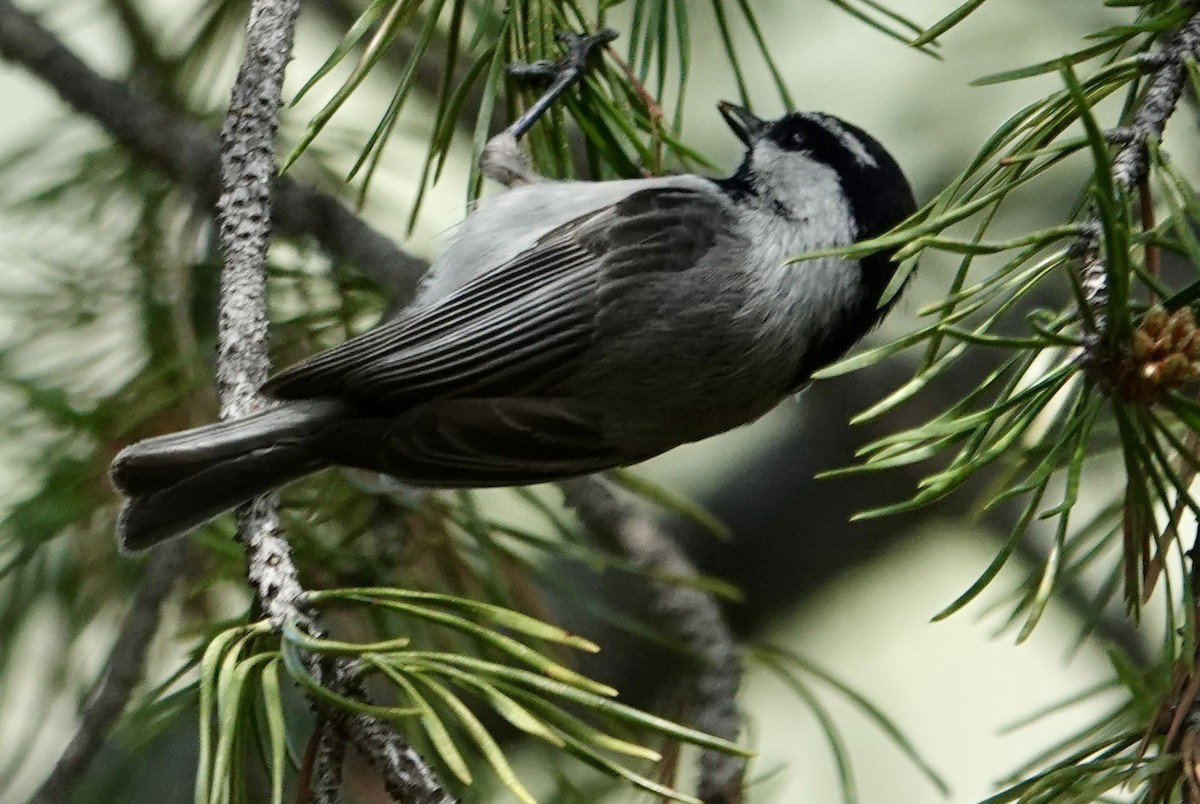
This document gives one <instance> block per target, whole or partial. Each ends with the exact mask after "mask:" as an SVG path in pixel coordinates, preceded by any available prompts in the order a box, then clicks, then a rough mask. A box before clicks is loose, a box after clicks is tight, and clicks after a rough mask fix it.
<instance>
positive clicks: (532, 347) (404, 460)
mask: <svg viewBox="0 0 1200 804" xmlns="http://www.w3.org/2000/svg"><path fill="white" fill-rule="evenodd" d="M718 108H719V111H720V114H721V116H722V117H723V118H724V120H725V122H726V123H727V124H728V125H729V127H730V128H731V129H732V130H733V132H734V133H735V134H736V135H737V137H738V138H739V139H740V140H741V141H742V143H743V144H744V146H745V154H744V157H743V159H742V161H741V163H740V165H739V166H738V168H737V169H736V170H735V171H734V172H733V173H732V174H731V175H729V176H728V177H725V178H709V177H705V176H701V175H697V174H681V175H673V176H662V177H652V178H637V179H617V180H603V181H578V180H574V181H559V180H551V179H547V178H544V177H541V176H538V175H536V174H534V173H533V172H532V171H531V170H530V169H529V167H528V163H527V162H526V160H525V157H524V156H523V154H522V153H521V151H520V149H519V147H518V144H517V139H516V137H515V136H514V135H513V133H512V131H511V129H510V130H508V131H506V132H504V133H502V134H500V135H497V136H496V137H495V138H493V139H492V141H490V142H489V143H488V147H487V148H486V149H485V152H484V156H483V159H482V162H481V165H482V168H483V172H484V174H485V176H487V177H488V178H492V179H497V180H499V181H501V182H502V183H503V184H505V185H506V189H505V190H504V191H503V192H499V193H496V194H492V195H488V196H486V197H485V198H484V199H483V200H482V201H480V202H479V203H478V204H477V206H476V207H475V208H474V209H473V210H472V211H470V213H469V214H468V215H467V216H466V218H465V219H464V220H463V221H462V223H461V224H460V225H459V226H458V227H457V228H456V230H455V231H454V232H453V233H452V234H451V235H450V237H449V242H448V243H447V245H446V247H445V248H444V250H443V251H442V253H441V255H440V256H439V257H438V258H437V259H436V260H435V261H434V263H433V264H432V265H431V267H430V270H429V272H428V275H427V278H426V279H425V280H424V281H423V283H422V286H421V288H420V289H419V292H418V295H417V297H416V299H415V300H414V302H413V303H412V304H410V305H409V306H408V307H407V308H406V309H405V310H403V311H402V312H401V313H400V314H399V315H397V316H396V317H394V318H392V319H391V320H388V321H386V322H385V323H382V324H381V325H379V326H378V327H376V328H375V329H372V330H369V331H367V332H365V333H364V334H361V335H359V336H357V337H354V338H351V339H349V340H347V341H345V342H344V343H342V344H340V345H338V346H335V347H333V348H331V349H329V350H327V351H324V352H321V353H319V354H316V355H315V356H312V357H310V358H308V359H307V360H304V361H302V362H300V363H298V364H296V365H293V366H291V367H289V368H286V369H284V370H283V371H282V372H280V373H278V374H276V375H275V376H273V377H272V378H271V379H269V380H268V381H267V383H266V384H265V385H264V386H263V387H262V389H261V392H262V393H263V394H264V395H265V396H266V397H268V398H269V399H271V400H273V401H274V404H273V406H271V407H270V408H268V409H267V410H264V411H263V412H260V413H257V414H255V415H251V416H249V417H246V418H242V419H237V420H233V421H223V422H218V423H214V424H208V425H204V426H201V427H198V428H194V429H191V430H186V431H183V432H180V433H175V434H169V435H163V436H158V437H153V438H149V439H146V440H144V441H141V442H138V443H135V444H133V445H131V446H128V447H126V448H125V449H124V450H122V451H121V452H120V453H119V454H118V455H117V456H116V458H115V459H114V461H113V464H112V468H111V472H110V476H111V479H112V482H113V484H114V485H115V487H116V488H117V490H119V491H120V492H121V493H122V494H123V495H124V496H125V497H126V500H125V503H124V505H123V508H122V510H121V513H120V514H119V516H118V520H117V532H118V538H119V543H120V546H121V548H122V549H123V550H124V551H126V552H130V551H137V550H142V549H145V548H147V547H150V546H152V545H153V544H155V543H157V542H159V541H161V540H163V539H167V538H170V537H173V536H176V535H179V534H183V533H186V532H188V531H190V530H192V529H194V528H196V527H198V526H200V525H202V524H204V523H205V522H208V521H209V520H211V519H213V518H214V517H217V516H219V515H220V514H222V513H223V512H225V511H228V510H230V509H232V508H234V507H236V506H238V505H239V504H242V503H244V502H247V501H248V500H250V499H252V498H254V497H256V496H258V495H260V494H263V493H266V492H269V491H271V490H274V489H277V488H279V487H281V486H283V485H285V484H287V483H289V482H292V481H294V480H296V479H299V478H301V477H304V476H306V475H309V474H311V473H314V472H317V471H319V470H322V469H325V468H328V467H334V466H343V467H352V468H357V469H365V470H370V471H373V472H379V473H383V474H387V475H391V476H393V477H394V478H396V479H398V480H399V481H401V482H403V483H405V484H411V485H414V486H419V487H429V488H472V487H496V486H516V485H525V484H533V483H540V482H546V481H555V480H561V479H566V478H570V477H574V476H580V475H585V474H590V473H593V472H598V471H602V470H606V469H610V468H614V467H620V466H628V465H631V464H636V463H639V462H641V461H644V460H646V459H648V458H651V457H653V456H656V455H659V454H661V453H663V452H666V451H668V450H670V449H672V448H674V447H676V446H679V445H681V444H684V443H687V442H692V441H697V440H700V439H704V438H708V437H710V436H713V435H716V434H718V433H721V432H725V431H727V430H730V429H733V428H735V427H738V426H741V425H744V424H747V423H749V422H752V421H754V420H755V419H757V418H759V417H760V416H762V415H763V414H764V413H766V412H767V411H769V410H770V409H772V408H773V407H775V406H776V405H777V404H778V403H779V402H780V401H782V400H783V399H785V398H787V397H789V396H791V395H793V394H794V393H796V392H797V390H798V389H800V388H802V387H804V386H805V385H806V384H807V383H808V382H809V381H810V379H811V377H812V374H813V372H815V371H816V370H817V369H819V368H821V367H823V366H826V365H828V364H829V363H831V362H833V361H834V360H836V359H837V358H839V357H841V356H842V355H843V354H845V353H846V352H847V351H848V350H849V349H850V348H851V347H852V346H853V345H854V344H855V343H856V342H857V341H858V340H859V339H861V338H862V337H863V336H864V335H865V334H866V333H867V332H868V331H870V330H871V329H872V328H873V327H874V326H875V325H876V324H878V323H879V321H880V320H881V319H882V317H883V316H884V315H885V313H886V312H887V310H888V309H889V307H890V306H891V305H892V303H893V302H894V301H895V296H896V295H897V294H893V295H892V296H891V297H890V298H889V300H888V301H887V302H886V303H881V300H882V299H883V294H884V290H885V288H886V287H887V286H888V285H889V283H890V281H891V280H892V278H893V275H894V274H895V271H896V264H895V263H894V262H893V261H892V259H891V257H892V256H893V253H894V252H891V251H888V250H886V249H885V250H883V251H879V252H876V253H873V254H870V255H867V256H863V257H858V258H854V257H850V256H839V255H830V256H818V257H815V258H812V259H808V260H804V261H795V260H794V258H795V257H797V256H799V255H803V254H805V253H808V252H813V251H817V250H824V251H829V250H836V249H838V248H840V247H845V246H848V245H851V244H853V243H856V242H859V241H862V240H866V239H870V238H874V237H877V236H879V235H881V234H884V233H885V232H887V231H889V230H890V229H892V228H893V227H895V226H896V225H897V224H899V223H900V222H902V221H903V220H904V219H906V218H907V217H909V216H910V215H911V214H912V213H913V212H914V210H915V208H916V205H915V200H914V196H913V192H912V189H911V187H910V185H909V182H908V181H907V179H906V178H905V176H904V173H903V171H902V170H901V169H900V167H899V165H898V164H897V162H896V160H895V159H894V158H893V157H892V156H891V155H890V154H889V153H888V151H887V150H886V149H885V148H884V147H883V146H882V145H881V144H880V143H879V142H878V141H877V140H876V139H874V138H873V137H872V136H870V135H869V134H867V133H866V132H865V131H863V130H862V129H861V128H858V127H857V126H855V125H853V124H851V123H848V122H846V121H844V120H842V119H840V118H838V117H835V116H833V115H830V114H825V113H821V112H808V111H801V112H789V113H787V114H785V115H783V116H782V117H780V118H778V119H771V120H766V119H761V118H759V117H757V116H755V115H754V114H753V113H752V112H750V111H749V110H748V109H746V108H744V107H741V106H737V105H734V104H731V103H725V102H722V103H721V104H719V107H718Z"/></svg>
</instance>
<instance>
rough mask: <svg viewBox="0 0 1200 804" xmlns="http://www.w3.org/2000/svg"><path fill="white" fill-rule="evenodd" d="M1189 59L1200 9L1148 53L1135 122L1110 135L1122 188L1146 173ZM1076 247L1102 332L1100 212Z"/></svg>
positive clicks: (1199, 33) (1197, 43)
mask: <svg viewBox="0 0 1200 804" xmlns="http://www.w3.org/2000/svg"><path fill="white" fill-rule="evenodd" d="M1188 59H1200V11H1197V13H1195V14H1193V15H1192V17H1191V18H1190V19H1189V20H1188V21H1187V22H1186V23H1184V25H1183V26H1182V27H1181V28H1180V29H1179V30H1178V31H1176V32H1175V33H1174V34H1173V35H1172V36H1171V37H1170V38H1169V39H1167V41H1166V42H1164V43H1163V46H1162V49H1161V50H1160V51H1159V52H1157V53H1155V54H1153V55H1150V56H1148V57H1146V64H1147V66H1148V67H1150V68H1152V69H1153V73H1152V74H1151V77H1150V80H1149V82H1148V83H1147V85H1146V90H1145V92H1144V93H1143V94H1142V97H1141V100H1140V101H1139V103H1138V105H1137V109H1136V111H1135V112H1134V115H1133V121H1132V122H1131V123H1130V125H1129V126H1128V127H1127V128H1122V129H1118V130H1117V131H1115V132H1112V135H1111V138H1112V139H1113V140H1115V141H1117V142H1119V143H1120V145H1119V146H1118V149H1117V152H1116V154H1115V155H1114V156H1113V161H1112V177H1113V182H1114V183H1115V184H1116V185H1117V186H1118V187H1119V188H1121V189H1122V190H1127V191H1131V190H1133V189H1134V188H1135V187H1136V186H1138V185H1139V184H1140V183H1141V182H1142V181H1143V180H1144V179H1145V178H1146V175H1147V170H1148V164H1149V160H1148V156H1147V152H1146V144H1147V143H1148V142H1150V141H1152V140H1157V139H1159V138H1160V137H1162V133H1163V130H1164V129H1165V128H1166V126H1167V120H1169V119H1170V117H1171V115H1172V114H1173V113H1174V112H1175V107H1176V106H1177V105H1178V104H1179V98H1180V96H1181V95H1182V93H1183V84H1184V81H1185V80H1187V71H1186V68H1185V63H1186V62H1187V60H1188ZM1074 252H1075V253H1076V254H1077V255H1079V259H1080V268H1079V276H1080V282H1081V284H1082V286H1083V293H1084V298H1085V300H1086V302H1087V305H1088V307H1089V309H1090V310H1091V313H1092V318H1093V320H1094V321H1095V322H1096V331H1097V332H1103V330H1104V321H1105V319H1106V315H1107V308H1108V268H1107V265H1106V263H1105V260H1104V255H1103V253H1102V251H1101V247H1100V225H1099V216H1098V215H1095V214H1093V216H1092V218H1091V220H1090V221H1089V225H1088V227H1087V232H1086V234H1084V235H1083V237H1081V238H1080V239H1079V241H1078V242H1077V243H1076V244H1075V248H1074Z"/></svg>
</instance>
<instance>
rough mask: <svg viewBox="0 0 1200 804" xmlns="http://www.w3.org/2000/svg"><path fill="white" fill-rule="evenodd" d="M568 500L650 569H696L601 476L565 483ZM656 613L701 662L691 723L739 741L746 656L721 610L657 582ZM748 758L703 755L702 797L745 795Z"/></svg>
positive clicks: (713, 801) (700, 595)
mask: <svg viewBox="0 0 1200 804" xmlns="http://www.w3.org/2000/svg"><path fill="white" fill-rule="evenodd" d="M559 487H560V488H561V489H562V492H563V496H564V497H565V499H566V502H567V505H568V506H570V507H571V508H573V509H575V513H576V515H577V516H578V517H579V520H580V521H581V522H582V523H583V526H584V527H585V528H586V529H587V531H588V533H589V534H591V536H592V537H593V538H594V539H596V540H597V541H599V542H601V543H602V544H605V545H608V546H609V547H610V548H612V549H614V550H616V551H617V552H619V553H620V554H622V555H624V556H626V557H627V558H628V559H629V560H630V561H632V562H633V563H635V564H636V565H637V566H639V567H641V568H642V569H645V570H647V571H649V572H653V573H654V574H659V575H669V576H671V577H677V578H679V577H688V576H690V575H695V574H696V569H695V567H694V566H693V565H692V563H691V561H689V560H688V558H687V556H686V555H685V554H684V553H683V551H682V550H681V549H680V548H679V547H678V546H677V545H676V544H675V543H674V542H673V541H672V540H671V538H670V536H669V535H668V534H666V533H665V532H663V530H662V529H661V528H659V527H658V525H656V524H655V523H654V522H653V521H652V520H651V519H650V518H649V517H647V516H646V515H645V513H644V512H642V511H641V510H639V509H638V507H637V505H636V504H635V502H634V501H633V500H632V499H631V498H630V497H629V496H628V495H624V494H621V493H620V492H619V491H618V490H617V489H615V488H614V487H613V486H612V484H611V483H609V482H608V481H606V480H604V479H602V478H600V477H599V476H591V477H583V478H579V479H577V480H568V481H565V482H563V483H560V484H559ZM651 594H652V599H651V603H650V614H651V617H652V619H653V621H654V624H655V625H656V626H657V627H658V628H659V629H660V630H661V631H662V632H663V633H664V634H666V635H667V636H668V637H670V638H672V639H674V640H676V641H678V642H682V643H683V644H686V645H687V646H688V647H689V648H690V649H691V650H692V651H693V652H694V653H695V656H696V660H697V665H698V667H697V668H696V669H695V670H694V671H693V673H692V675H691V678H690V679H688V683H687V691H686V693H685V698H686V700H685V706H686V707H687V710H688V715H689V716H690V719H691V721H692V723H693V724H694V725H695V726H696V728H699V729H701V730H703V731H706V732H708V733H709V734H712V735H715V736H717V737H723V738H724V739H727V740H730V741H735V740H736V739H737V736H738V730H739V728H740V726H741V715H740V714H739V712H738V708H737V689H738V683H739V681H740V680H741V670H742V668H741V658H740V656H739V653H738V649H737V642H736V641H735V639H734V637H733V634H732V633H731V632H730V630H729V626H728V625H727V624H726V622H725V618H724V616H723V615H722V613H721V608H720V606H719V605H717V602H716V601H715V600H714V599H713V598H712V597H711V596H710V595H709V594H708V593H706V592H704V591H702V590H700V589H695V588H691V587H686V586H679V585H675V584H668V583H660V582H654V583H653V584H652V592H651ZM744 773H745V760H744V759H743V758H741V757H738V756H735V755H732V754H724V753H720V752H717V751H705V752H703V753H702V754H701V757H700V781H699V785H698V787H699V795H700V797H701V798H702V799H703V800H704V801H705V802H706V804H733V802H737V801H740V800H741V787H742V776H743V774H744Z"/></svg>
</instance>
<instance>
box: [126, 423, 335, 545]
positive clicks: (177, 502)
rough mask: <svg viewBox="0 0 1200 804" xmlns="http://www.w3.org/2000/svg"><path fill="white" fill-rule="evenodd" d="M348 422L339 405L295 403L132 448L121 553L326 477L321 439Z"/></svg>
mask: <svg viewBox="0 0 1200 804" xmlns="http://www.w3.org/2000/svg"><path fill="white" fill-rule="evenodd" d="M344 415H346V405H345V404H344V403H341V402H337V401H333V400H306V401H301V402H290V403H287V404H285V405H281V406H280V407H277V408H272V409H271V410H267V411H264V412H262V413H259V414H256V415H254V416H249V417H246V418H245V419H238V420H235V421H229V422H218V423H216V424H209V425H205V426H203V427H197V428H195V429H193V430H187V431H185V432H182V433H174V434H172V435H166V436H160V437H157V438H150V439H147V440H145V441H140V442H138V443H137V444H133V445H131V446H129V447H127V448H125V449H124V450H122V451H121V452H120V454H118V455H117V457H116V459H115V460H114V461H113V465H112V470H111V476H112V480H113V484H114V485H115V486H116V487H117V488H118V489H119V490H120V491H121V492H123V493H124V494H125V495H126V496H127V497H128V498H129V499H128V500H127V502H126V503H125V507H124V508H123V509H122V510H121V514H120V517H119V518H118V520H117V534H118V537H119V539H120V544H121V549H122V550H125V551H135V550H144V549H146V548H148V547H151V546H153V545H154V544H156V543H157V542H160V541H162V540H163V539H167V538H170V537H171V536H175V535H179V534H182V533H186V532H188V531H189V530H192V529H193V528H196V527H198V526H200V525H202V524H204V523H205V522H207V521H209V520H210V519H213V518H214V517H217V516H219V515H220V514H222V513H224V512H225V511H228V510H229V509H231V508H235V507H237V506H238V505H240V504H242V503H244V502H247V501H249V500H251V499H253V498H254V497H257V496H258V495H260V494H265V493H266V492H269V491H271V490H273V489H276V488H278V487H280V486H282V485H285V484H286V483H289V482H291V481H293V480H296V479H298V478H300V477H303V476H304V475H306V474H309V473H311V472H315V471H317V470H318V469H321V468H322V467H324V466H325V465H326V463H327V462H326V461H325V460H323V459H321V458H320V457H319V456H318V455H316V453H315V452H314V450H313V448H312V443H313V440H314V436H316V435H317V434H318V433H319V432H320V430H321V429H322V428H323V427H325V426H326V425H327V424H329V423H330V422H333V421H336V420H338V419H339V418H341V417H342V416H344Z"/></svg>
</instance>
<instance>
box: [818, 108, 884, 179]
mask: <svg viewBox="0 0 1200 804" xmlns="http://www.w3.org/2000/svg"><path fill="white" fill-rule="evenodd" d="M814 117H816V118H817V122H819V123H820V124H821V125H822V126H824V128H825V130H826V131H828V132H829V133H830V134H832V135H833V136H835V137H837V140H838V142H840V143H841V144H842V145H844V146H845V147H846V150H847V151H849V152H850V153H851V154H853V155H854V159H855V161H856V162H858V164H860V165H865V166H867V167H873V168H877V167H879V163H878V162H877V161H876V160H875V157H873V156H871V154H869V153H868V152H867V149H866V148H864V147H863V144H862V141H861V140H859V138H858V137H856V136H854V135H853V134H851V133H850V132H849V131H847V130H846V129H845V128H844V127H843V126H842V124H841V123H839V122H838V121H837V120H834V119H833V118H832V117H827V116H826V115H823V114H822V115H814Z"/></svg>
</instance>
